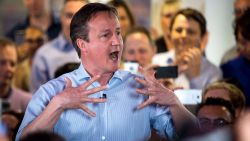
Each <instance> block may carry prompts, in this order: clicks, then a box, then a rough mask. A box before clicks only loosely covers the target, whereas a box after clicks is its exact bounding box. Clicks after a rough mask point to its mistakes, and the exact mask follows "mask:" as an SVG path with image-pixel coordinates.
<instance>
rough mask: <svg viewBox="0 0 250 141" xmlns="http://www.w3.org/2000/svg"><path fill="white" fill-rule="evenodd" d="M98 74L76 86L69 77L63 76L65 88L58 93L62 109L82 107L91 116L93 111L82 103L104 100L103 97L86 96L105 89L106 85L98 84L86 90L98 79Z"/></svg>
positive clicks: (93, 114)
mask: <svg viewBox="0 0 250 141" xmlns="http://www.w3.org/2000/svg"><path fill="white" fill-rule="evenodd" d="M99 78H100V76H99V75H98V76H94V77H93V78H91V79H90V80H88V81H87V82H85V83H83V84H82V85H80V86H78V87H72V82H71V80H70V79H68V78H65V81H66V87H65V89H64V90H63V91H62V92H61V93H60V94H58V95H57V96H56V97H58V99H59V100H58V101H60V103H61V105H62V107H63V109H78V108H80V109H82V110H83V111H85V112H86V113H88V114H90V115H91V116H95V113H94V112H93V111H91V110H90V109H89V108H88V107H87V106H86V105H84V103H86V102H91V103H102V102H106V99H103V98H89V97H88V96H89V95H91V94H94V93H96V92H99V91H102V90H105V89H106V88H107V86H100V87H96V88H93V89H89V90H87V88H88V87H89V86H90V85H91V84H92V83H93V82H95V81H96V80H98V79H99Z"/></svg>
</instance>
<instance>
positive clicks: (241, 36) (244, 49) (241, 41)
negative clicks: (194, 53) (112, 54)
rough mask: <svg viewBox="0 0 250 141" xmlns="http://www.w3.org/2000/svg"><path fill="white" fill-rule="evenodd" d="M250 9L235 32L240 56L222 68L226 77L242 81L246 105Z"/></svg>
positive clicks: (249, 90) (249, 75)
mask: <svg viewBox="0 0 250 141" xmlns="http://www.w3.org/2000/svg"><path fill="white" fill-rule="evenodd" d="M249 17H250V9H247V10H246V11H245V13H244V14H243V15H242V16H241V17H240V18H239V19H237V20H236V26H235V34H237V36H236V40H237V44H238V47H239V53H240V55H239V57H237V58H235V59H233V60H231V61H229V62H227V63H225V64H223V65H222V66H221V69H222V71H223V77H224V78H232V79H234V80H236V81H239V82H240V85H241V86H242V90H243V93H244V95H245V97H246V106H248V107H249V106H250V87H249V84H250V18H249Z"/></svg>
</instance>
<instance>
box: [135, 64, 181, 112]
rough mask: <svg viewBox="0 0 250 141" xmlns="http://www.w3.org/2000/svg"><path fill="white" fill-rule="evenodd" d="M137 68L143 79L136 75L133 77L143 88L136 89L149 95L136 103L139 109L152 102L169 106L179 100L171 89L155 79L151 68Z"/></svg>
mask: <svg viewBox="0 0 250 141" xmlns="http://www.w3.org/2000/svg"><path fill="white" fill-rule="evenodd" d="M139 69H140V72H142V74H143V75H144V77H145V80H144V79H141V78H138V77H137V78H135V79H136V81H137V82H139V83H141V84H142V85H144V88H143V89H137V90H136V91H137V92H138V93H140V94H143V95H147V96H149V98H148V99H147V100H146V101H144V102H143V103H141V104H140V105H138V106H137V108H139V109H141V108H144V107H145V106H147V105H149V104H152V103H157V104H160V105H165V106H166V105H168V106H171V105H174V104H176V102H179V100H178V98H177V97H176V95H175V94H174V92H173V91H172V90H170V89H168V88H166V87H165V86H164V85H163V84H162V83H160V82H159V81H158V80H156V79H155V77H154V73H155V72H154V71H153V70H145V69H143V68H141V67H140V68H139Z"/></svg>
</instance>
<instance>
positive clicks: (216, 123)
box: [199, 118, 231, 127]
mask: <svg viewBox="0 0 250 141" xmlns="http://www.w3.org/2000/svg"><path fill="white" fill-rule="evenodd" d="M199 123H200V125H201V127H209V126H213V127H224V126H226V125H229V124H230V123H231V122H229V121H226V120H225V119H222V118H218V119H214V120H211V119H208V118H200V119H199Z"/></svg>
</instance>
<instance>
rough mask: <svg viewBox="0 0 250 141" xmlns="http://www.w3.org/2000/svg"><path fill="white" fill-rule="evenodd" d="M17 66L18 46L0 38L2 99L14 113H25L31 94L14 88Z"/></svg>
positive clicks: (0, 92)
mask: <svg viewBox="0 0 250 141" xmlns="http://www.w3.org/2000/svg"><path fill="white" fill-rule="evenodd" d="M16 65H17V49H16V45H15V44H14V43H13V42H12V41H10V40H7V39H4V38H0V70H1V71H0V98H1V100H2V101H6V102H8V103H9V106H10V107H9V108H10V109H11V110H14V111H21V112H22V111H25V109H26V107H27V105H28V102H29V100H30V99H31V94H28V93H26V92H24V91H22V90H20V89H18V88H15V87H13V85H12V82H13V77H14V74H15V71H16Z"/></svg>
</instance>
